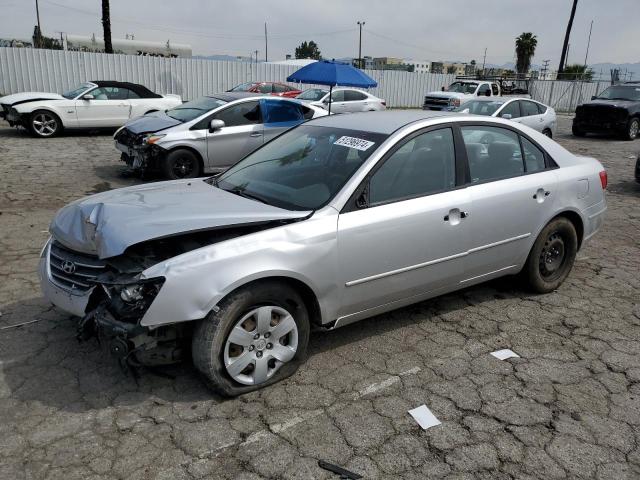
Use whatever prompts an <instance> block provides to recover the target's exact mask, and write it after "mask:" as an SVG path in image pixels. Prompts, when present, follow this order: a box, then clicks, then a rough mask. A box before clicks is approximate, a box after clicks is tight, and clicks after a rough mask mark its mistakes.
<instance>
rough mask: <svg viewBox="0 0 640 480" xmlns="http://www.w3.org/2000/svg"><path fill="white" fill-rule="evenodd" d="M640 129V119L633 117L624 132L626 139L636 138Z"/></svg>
mask: <svg viewBox="0 0 640 480" xmlns="http://www.w3.org/2000/svg"><path fill="white" fill-rule="evenodd" d="M639 130H640V120H639V119H637V118H632V119H630V120H629V122H627V131H626V132H625V133H624V139H625V140H635V139H636V137H637V136H638V131H639Z"/></svg>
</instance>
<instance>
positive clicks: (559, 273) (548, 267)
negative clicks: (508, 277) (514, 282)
mask: <svg viewBox="0 0 640 480" xmlns="http://www.w3.org/2000/svg"><path fill="white" fill-rule="evenodd" d="M577 252H578V235H577V234H576V229H575V227H574V226H573V223H571V221H570V220H569V219H567V218H564V217H558V218H556V219H554V220H552V221H551V222H549V224H548V225H547V226H546V227H544V228H543V229H542V232H540V235H538V238H537V239H536V241H535V243H534V244H533V248H532V249H531V252H529V258H528V259H527V264H526V266H525V269H524V271H523V274H524V276H525V278H526V280H527V283H528V284H529V286H530V287H531V288H532V289H533V290H534V291H536V292H538V293H549V292H552V291H553V290H555V289H557V288H558V287H559V286H560V285H562V283H563V282H564V281H565V279H566V278H567V276H568V275H569V272H571V269H572V268H573V264H574V262H575V259H576V253H577Z"/></svg>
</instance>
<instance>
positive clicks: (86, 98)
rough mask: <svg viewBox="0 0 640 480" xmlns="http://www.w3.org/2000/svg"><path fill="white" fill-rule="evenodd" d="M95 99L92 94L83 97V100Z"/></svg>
mask: <svg viewBox="0 0 640 480" xmlns="http://www.w3.org/2000/svg"><path fill="white" fill-rule="evenodd" d="M94 98H95V97H94V96H93V95H91V94H90V93H87V94H85V95H83V96H82V99H83V100H93V99H94Z"/></svg>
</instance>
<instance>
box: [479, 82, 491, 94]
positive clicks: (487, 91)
mask: <svg viewBox="0 0 640 480" xmlns="http://www.w3.org/2000/svg"><path fill="white" fill-rule="evenodd" d="M489 95H491V87H489V85H487V84H486V83H485V84H484V85H480V88H479V89H478V96H489Z"/></svg>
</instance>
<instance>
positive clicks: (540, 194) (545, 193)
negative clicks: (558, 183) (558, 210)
mask: <svg viewBox="0 0 640 480" xmlns="http://www.w3.org/2000/svg"><path fill="white" fill-rule="evenodd" d="M549 195H551V192H550V191H549V190H543V189H542V188H539V189H538V191H537V192H536V193H534V194H533V199H534V200H538V199H540V200H544V198H545V197H548V196H549Z"/></svg>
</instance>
